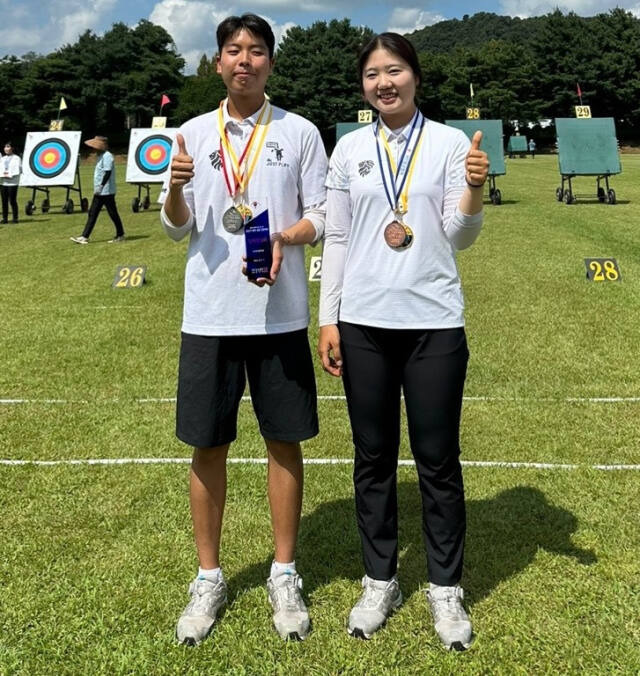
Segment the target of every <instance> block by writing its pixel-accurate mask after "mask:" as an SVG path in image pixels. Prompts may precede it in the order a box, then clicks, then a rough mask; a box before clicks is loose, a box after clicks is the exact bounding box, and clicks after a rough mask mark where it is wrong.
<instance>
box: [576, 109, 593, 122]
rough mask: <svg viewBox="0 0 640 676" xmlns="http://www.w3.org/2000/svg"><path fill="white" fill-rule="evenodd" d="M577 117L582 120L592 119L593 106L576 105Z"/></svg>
mask: <svg viewBox="0 0 640 676" xmlns="http://www.w3.org/2000/svg"><path fill="white" fill-rule="evenodd" d="M576 117H577V118H579V119H581V120H589V119H591V106H576Z"/></svg>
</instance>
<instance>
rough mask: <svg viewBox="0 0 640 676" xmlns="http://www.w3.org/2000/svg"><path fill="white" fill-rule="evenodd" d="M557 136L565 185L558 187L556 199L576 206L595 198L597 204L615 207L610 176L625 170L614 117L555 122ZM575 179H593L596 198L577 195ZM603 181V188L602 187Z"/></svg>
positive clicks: (562, 177) (614, 193) (559, 119)
mask: <svg viewBox="0 0 640 676" xmlns="http://www.w3.org/2000/svg"><path fill="white" fill-rule="evenodd" d="M555 124H556V134H557V136H558V165H559V167H560V177H561V180H562V185H561V186H560V187H558V188H556V199H557V200H558V202H564V203H565V204H575V203H576V202H577V201H578V197H586V198H589V197H591V198H593V197H595V198H596V199H597V200H598V202H603V203H604V202H606V203H607V204H615V203H616V201H617V199H616V192H615V190H614V189H613V188H612V187H611V186H610V185H609V177H610V176H614V175H616V174H619V173H620V172H621V171H622V166H621V164H620V155H619V152H618V140H617V138H616V126H615V122H614V119H613V118H612V117H594V118H587V119H579V118H563V117H559V118H556V119H555ZM576 176H594V177H595V179H596V192H595V195H593V193H591V194H583V195H578V193H576V192H574V189H573V185H572V180H573V179H574V178H575V177H576ZM603 182H604V185H603Z"/></svg>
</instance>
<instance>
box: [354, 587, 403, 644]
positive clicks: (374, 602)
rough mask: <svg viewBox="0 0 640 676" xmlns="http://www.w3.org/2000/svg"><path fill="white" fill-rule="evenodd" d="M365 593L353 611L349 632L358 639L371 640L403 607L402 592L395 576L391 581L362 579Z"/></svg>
mask: <svg viewBox="0 0 640 676" xmlns="http://www.w3.org/2000/svg"><path fill="white" fill-rule="evenodd" d="M362 587H363V589H364V591H363V592H362V596H360V598H359V600H358V602H357V603H356V605H355V606H353V608H352V609H351V613H350V614H349V624H348V626H347V631H348V632H349V634H351V636H355V637H356V638H364V639H369V638H371V637H372V636H373V634H375V632H376V631H378V629H380V627H382V626H383V625H384V623H385V622H386V621H387V619H388V618H389V616H390V615H391V614H392V613H393V612H394V611H395V610H396V609H398V608H399V607H400V606H401V605H402V592H401V591H400V585H399V584H398V579H397V577H396V576H395V575H394V576H393V577H392V578H391V579H390V580H373V579H372V578H370V577H369V576H368V575H365V576H364V577H363V578H362Z"/></svg>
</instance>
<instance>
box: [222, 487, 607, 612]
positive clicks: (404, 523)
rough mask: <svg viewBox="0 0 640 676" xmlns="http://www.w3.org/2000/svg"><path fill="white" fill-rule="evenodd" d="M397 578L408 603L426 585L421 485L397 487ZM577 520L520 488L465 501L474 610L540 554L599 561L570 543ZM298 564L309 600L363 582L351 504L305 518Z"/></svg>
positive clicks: (251, 577) (266, 564) (239, 583)
mask: <svg viewBox="0 0 640 676" xmlns="http://www.w3.org/2000/svg"><path fill="white" fill-rule="evenodd" d="M398 511H399V515H400V517H399V530H400V532H399V552H400V555H399V577H400V582H401V586H402V590H403V593H404V594H405V596H407V597H408V596H410V595H411V594H412V593H413V592H415V591H416V590H418V589H419V588H420V587H423V586H424V585H425V584H426V581H427V570H426V560H425V554H424V551H425V550H424V545H423V539H422V523H421V521H422V519H421V515H422V504H421V499H420V493H419V490H418V486H417V481H416V482H401V483H399V484H398ZM577 525H578V520H577V519H576V517H575V516H574V515H573V514H572V513H571V512H569V511H567V510H566V509H564V508H562V507H556V506H555V505H553V504H551V503H550V502H548V501H547V499H546V497H545V495H544V493H543V492H542V491H541V490H539V489H538V488H533V487H531V486H517V487H515V488H510V489H508V490H505V491H502V492H500V493H498V494H497V495H495V496H494V497H492V498H488V499H485V500H468V501H467V543H466V550H465V567H464V573H463V580H462V583H463V585H464V587H465V592H466V595H467V599H468V601H469V602H470V604H473V603H477V602H478V601H481V600H482V599H484V598H485V597H487V596H488V595H489V594H491V592H492V591H493V590H494V589H495V588H496V586H497V585H498V584H499V583H500V582H502V581H504V580H508V579H509V578H511V577H513V576H515V575H517V574H519V573H520V572H522V571H523V570H525V569H526V568H527V567H528V566H529V565H530V564H531V563H532V562H533V560H534V558H535V556H536V553H537V552H538V550H539V549H544V550H546V551H548V552H551V553H554V554H558V555H561V556H570V557H573V558H575V559H576V560H577V561H578V562H579V563H580V564H582V565H591V564H593V563H595V561H596V560H597V559H596V557H595V555H594V553H593V552H591V551H587V550H583V549H579V548H578V547H575V546H574V545H573V543H572V542H571V535H572V533H573V532H574V531H575V530H576V528H577ZM270 565H271V560H270V559H267V560H265V561H263V562H261V563H259V564H256V565H252V566H249V567H247V568H245V569H244V570H242V571H241V572H240V573H238V574H237V575H236V576H234V577H233V578H232V579H231V580H230V581H229V588H230V590H231V593H232V595H234V594H236V593H237V592H238V591H240V590H242V589H247V588H250V587H254V586H262V585H264V583H265V578H266V576H267V575H268V573H269V568H270ZM296 565H297V568H298V570H299V571H300V573H301V575H303V577H304V583H305V594H306V595H310V594H311V593H312V592H313V591H314V590H315V589H317V588H318V587H321V586H323V585H325V584H328V583H330V582H331V581H332V580H335V579H353V580H354V581H359V580H360V578H361V577H362V575H363V574H364V572H363V565H362V556H361V551H360V539H359V537H358V533H357V529H356V523H355V510H354V504H353V500H352V499H342V500H335V501H332V502H327V503H325V504H323V505H321V506H319V507H317V508H316V509H315V510H314V511H313V512H312V513H311V514H309V515H307V516H305V517H303V519H302V522H301V526H300V537H299V544H298V554H297V556H296Z"/></svg>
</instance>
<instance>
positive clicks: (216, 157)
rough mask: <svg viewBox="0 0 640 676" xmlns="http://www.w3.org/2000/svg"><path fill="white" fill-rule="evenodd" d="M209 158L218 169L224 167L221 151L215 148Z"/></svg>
mask: <svg viewBox="0 0 640 676" xmlns="http://www.w3.org/2000/svg"><path fill="white" fill-rule="evenodd" d="M209 159H210V160H211V166H212V167H213V168H214V169H216V170H217V171H220V168H221V167H222V158H221V157H220V151H219V150H214V151H213V152H212V153H211V155H209Z"/></svg>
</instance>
